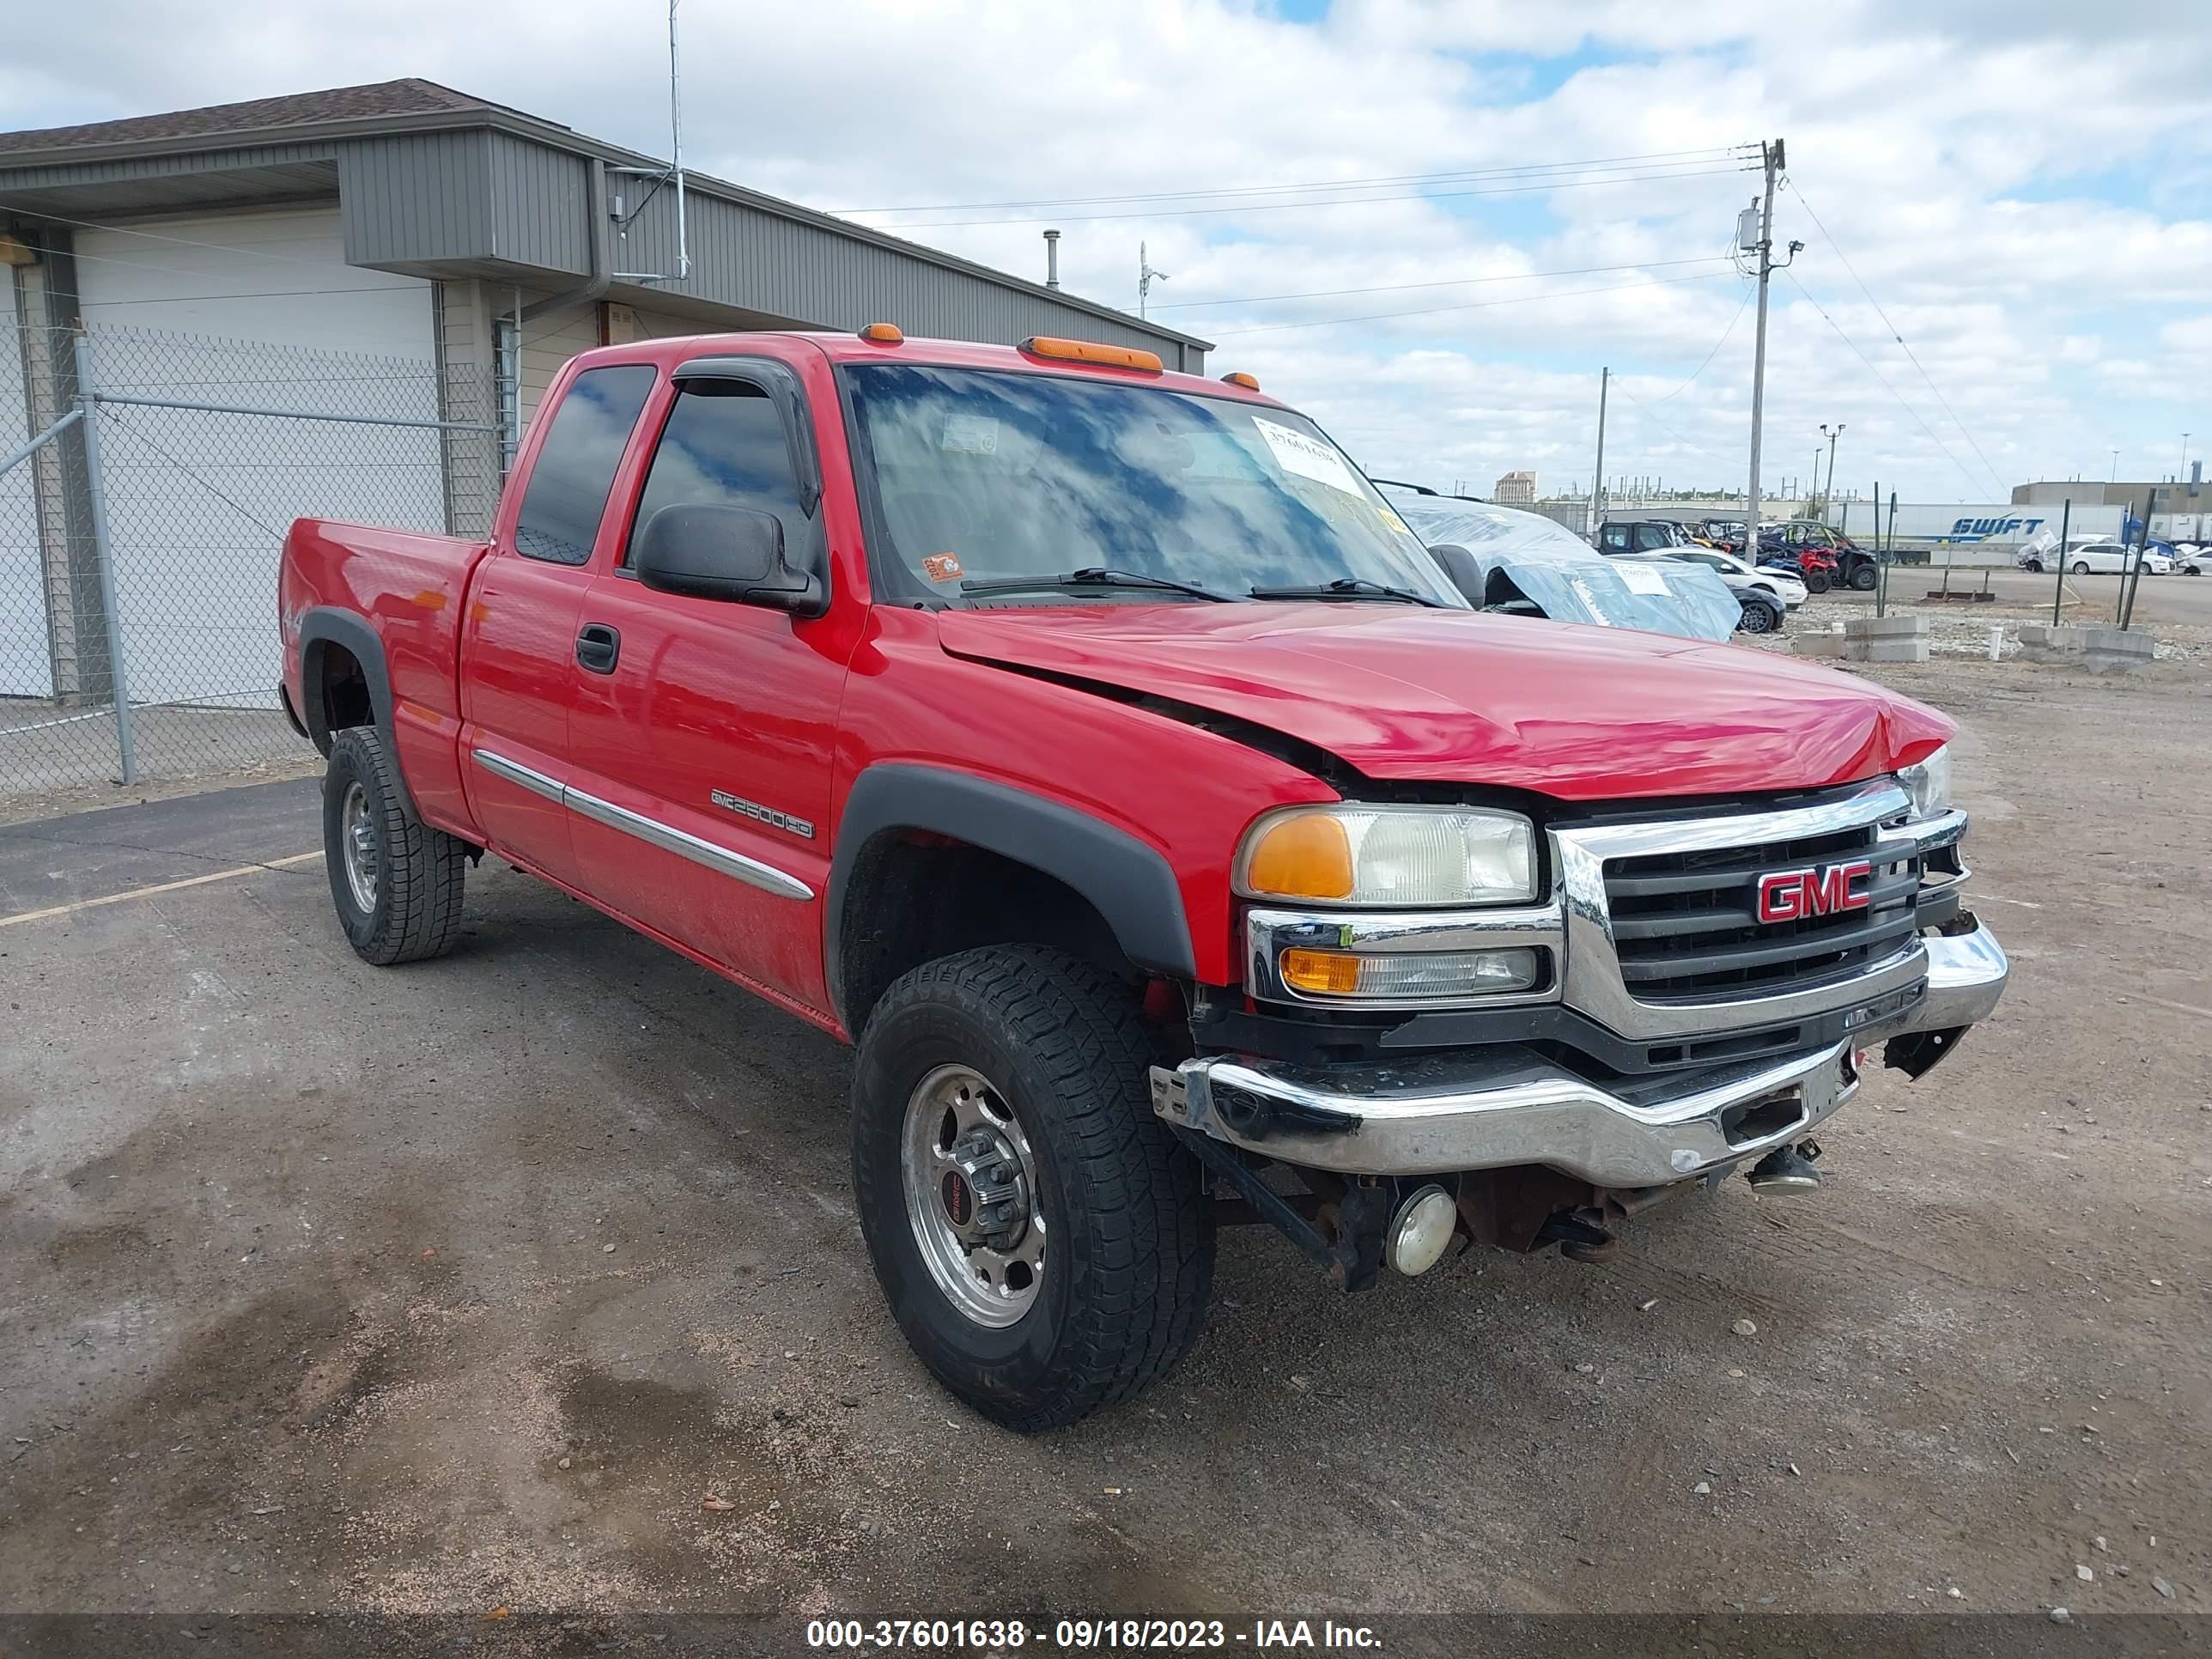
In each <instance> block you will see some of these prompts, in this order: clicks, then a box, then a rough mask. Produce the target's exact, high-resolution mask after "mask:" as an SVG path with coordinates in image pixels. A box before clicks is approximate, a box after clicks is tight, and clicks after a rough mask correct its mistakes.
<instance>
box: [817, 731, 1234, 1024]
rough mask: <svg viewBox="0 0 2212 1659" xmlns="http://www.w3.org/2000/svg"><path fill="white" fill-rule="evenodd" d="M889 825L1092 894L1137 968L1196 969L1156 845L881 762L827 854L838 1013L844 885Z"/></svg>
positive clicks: (1044, 806)
mask: <svg viewBox="0 0 2212 1659" xmlns="http://www.w3.org/2000/svg"><path fill="white" fill-rule="evenodd" d="M887 829H918V830H922V831H925V832H927V833H933V834H936V835H940V836H951V838H953V839H954V840H956V841H963V842H968V843H969V844H970V845H971V846H975V847H980V848H984V849H985V850H986V851H987V852H993V853H996V854H1000V856H1001V857H1004V858H1009V859H1012V860H1015V861H1016V862H1017V863H1019V864H1026V865H1028V866H1030V867H1031V868H1033V869H1036V870H1040V871H1042V872H1044V873H1045V874H1046V875H1048V876H1051V877H1053V878H1054V879H1056V880H1059V881H1061V882H1064V883H1066V884H1067V885H1068V886H1069V887H1072V888H1073V889H1074V890H1076V891H1077V892H1079V893H1080V894H1082V895H1083V896H1084V897H1085V898H1086V899H1088V900H1090V901H1091V903H1092V904H1093V905H1094V906H1096V907H1097V910H1098V913H1099V915H1102V916H1103V917H1104V918H1105V919H1106V922H1107V925H1108V926H1109V927H1111V928H1112V929H1113V930H1114V937H1115V940H1116V942H1118V943H1119V944H1120V945H1121V950H1122V951H1123V953H1124V954H1126V955H1127V957H1128V958H1129V959H1130V960H1131V961H1132V962H1133V963H1136V964H1137V965H1138V966H1139V967H1141V968H1150V969H1156V970H1157V971H1158V972H1161V973H1164V974H1170V975H1175V976H1176V977H1178V978H1182V979H1187V980H1189V979H1196V978H1197V977H1198V965H1197V960H1196V957H1194V954H1193V952H1192V950H1191V942H1190V922H1189V920H1188V917H1187V916H1186V915H1185V914H1184V912H1183V907H1182V885H1181V884H1179V883H1178V882H1177V881H1176V874H1175V870H1174V868H1173V866H1170V864H1169V863H1168V861H1167V860H1166V858H1165V857H1164V856H1163V855H1162V854H1161V853H1160V852H1159V850H1158V848H1154V847H1152V846H1150V845H1148V844H1147V843H1146V842H1141V841H1139V840H1138V839H1137V838H1136V837H1135V836H1132V835H1130V834H1128V833H1127V831H1126V830H1122V829H1115V828H1114V826H1113V825H1111V824H1109V823H1103V822H1102V821H1101V820H1099V819H1097V818H1095V817H1091V815H1090V814H1089V813H1087V812H1084V811H1079V810H1078V809H1077V808H1075V807H1072V806H1067V805H1062V804H1061V803H1060V802H1058V801H1055V800H1049V799H1046V798H1045V797H1043V796H1042V795H1036V794H1031V793H1029V792H1028V791H1026V790H1023V789H1018V788H1015V787H1011V786H1009V785H1006V784H1003V783H996V782H993V781H990V780H988V779H986V778H979V777H975V776H974V775H970V774H969V773H966V772H955V771H951V770H948V769H944V768H941V767H934V766H920V765H914V764H910V763H901V762H886V763H884V764H882V765H879V766H872V767H870V768H868V769H866V771H864V772H862V773H861V774H860V776H859V777H858V778H856V779H855V780H854V783H853V788H852V792H851V793H849V794H848V795H847V797H846V798H845V810H844V812H843V814H842V816H841V817H839V819H838V822H837V830H836V836H837V844H836V852H835V853H834V854H833V855H832V857H831V860H830V866H829V902H827V903H826V904H825V905H824V906H823V943H824V947H825V949H824V957H823V963H824V966H825V967H826V969H828V973H827V978H828V981H829V992H830V995H831V997H832V999H833V1000H835V1001H836V1003H837V1004H838V1006H839V1012H840V1013H841V1015H842V1013H843V1012H844V1008H843V1004H844V1001H845V987H844V985H843V982H842V981H843V971H842V963H841V962H840V960H839V957H840V940H841V937H842V933H843V931H844V914H845V898H846V890H847V887H848V884H849V883H850V881H851V878H852V874H853V870H854V866H855V865H857V864H858V863H859V861H860V854H861V852H862V851H863V849H864V848H866V847H867V845H868V843H869V842H871V841H872V840H874V839H875V837H876V836H878V835H880V834H882V833H883V832H884V830H887Z"/></svg>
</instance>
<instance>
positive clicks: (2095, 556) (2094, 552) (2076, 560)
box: [2066, 541, 2173, 576]
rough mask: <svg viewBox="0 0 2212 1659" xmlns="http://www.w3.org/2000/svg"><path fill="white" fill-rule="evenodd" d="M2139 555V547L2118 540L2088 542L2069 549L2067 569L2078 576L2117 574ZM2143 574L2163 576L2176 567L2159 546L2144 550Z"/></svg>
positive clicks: (2067, 551) (2067, 552) (2128, 566)
mask: <svg viewBox="0 0 2212 1659" xmlns="http://www.w3.org/2000/svg"><path fill="white" fill-rule="evenodd" d="M2135 557H2136V550H2135V549H2134V548H2132V547H2127V546H2124V545H2122V544H2120V543H2118V542H2114V541H2098V542H2084V543H2082V544H2080V545H2079V546H2072V547H2069V548H2068V549H2067V550H2066V568H2068V569H2069V570H2070V571H2072V572H2073V573H2074V574H2075V575H2077V576H2087V575H2101V576H2114V575H2118V574H2121V573H2122V572H2124V571H2125V570H2127V569H2128V568H2130V564H2131V563H2132V562H2133V561H2134V559H2135ZM2142 568H2143V574H2145V575H2147V576H2163V575H2165V574H2167V573H2168V572H2169V571H2171V570H2172V568H2173V561H2172V559H2171V558H2169V557H2167V556H2166V555H2165V554H2163V553H2161V552H2160V551H2159V550H2157V549H2156V548H2151V547H2147V548H2145V549H2143V550H2142Z"/></svg>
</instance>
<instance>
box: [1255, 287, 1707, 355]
mask: <svg viewBox="0 0 2212 1659" xmlns="http://www.w3.org/2000/svg"><path fill="white" fill-rule="evenodd" d="M1726 275H1728V273H1727V272H1726V271H1723V270H1701V271H1699V272H1697V273H1696V274H1695V275H1693V276H1662V277H1659V278H1657V279H1656V281H1653V282H1649V283H1607V284H1605V285H1603V286H1602V287H1599V288H1570V289H1560V290H1559V291H1558V292H1557V293H1553V294H1516V295H1513V296H1512V297H1511V298H1510V299H1505V300H1470V301H1468V302H1467V303H1465V304H1464V305H1451V306H1425V307H1421V308H1419V309H1418V310H1414V311H1378V312H1371V313H1368V314H1367V315H1365V316H1361V317H1324V318H1320V319H1315V320H1313V321H1310V322H1304V323H1267V324H1263V325H1261V326H1260V327H1258V328H1229V329H1223V330H1221V331H1218V333H1217V334H1216V335H1215V337H1216V338H1217V339H1223V340H1227V339H1233V338H1235V337H1238V336H1240V335H1245V334H1275V333H1279V332H1281V331H1283V330H1285V329H1292V328H1335V327H1338V326H1340V325H1343V324H1346V323H1379V322H1386V321H1388V320H1389V319H1391V318H1393V317H1434V316H1437V315H1439V314H1441V313H1444V312H1447V311H1483V310H1486V309H1488V308H1489V307H1492V306H1523V305H1528V304H1530V303H1532V302H1533V301H1539V300H1571V299H1574V298H1576V297H1577V296H1578V295H1585V294H1618V293H1620V292H1622V291H1624V290H1626V289H1641V288H1665V287H1667V286H1668V284H1669V283H1709V282H1711V280H1712V279H1713V278H1714V277H1716V276H1726Z"/></svg>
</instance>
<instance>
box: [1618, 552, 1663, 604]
mask: <svg viewBox="0 0 2212 1659" xmlns="http://www.w3.org/2000/svg"><path fill="white" fill-rule="evenodd" d="M1613 568H1614V569H1615V570H1618V571H1619V572H1620V580H1622V581H1624V582H1626V584H1627V585H1628V591H1629V592H1632V593H1656V594H1658V595H1659V596H1660V597H1661V598H1662V599H1663V598H1664V597H1666V592H1667V579H1666V577H1664V576H1662V575H1661V574H1659V573H1658V572H1657V571H1656V570H1654V569H1653V568H1651V567H1650V565H1648V564H1637V563H1634V562H1632V561H1630V560H1627V559H1623V560H1621V561H1620V562H1619V563H1618V564H1616V565H1614V566H1613Z"/></svg>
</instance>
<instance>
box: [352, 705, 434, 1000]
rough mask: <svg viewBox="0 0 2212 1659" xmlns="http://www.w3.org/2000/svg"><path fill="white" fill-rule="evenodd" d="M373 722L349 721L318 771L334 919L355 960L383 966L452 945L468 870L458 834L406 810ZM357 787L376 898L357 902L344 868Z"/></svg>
mask: <svg viewBox="0 0 2212 1659" xmlns="http://www.w3.org/2000/svg"><path fill="white" fill-rule="evenodd" d="M392 770H393V769H392V759H391V757H390V756H389V755H387V754H386V751H385V746H384V738H383V736H382V734H381V733H380V732H378V731H377V730H376V728H375V727H374V726H348V727H346V728H345V729H344V730H343V731H341V732H338V733H337V736H336V738H334V739H333V741H332V742H331V755H330V764H329V765H328V767H327V768H325V770H324V773H323V862H324V864H325V866H327V868H328V870H329V872H330V879H331V902H332V903H333V904H334V905H336V906H337V913H338V925H339V926H340V927H343V929H344V930H345V936H346V941H347V943H348V944H349V945H352V946H353V948H354V951H355V952H356V954H357V955H358V956H359V957H361V958H362V961H364V962H371V963H375V964H376V965H377V966H378V967H380V968H388V967H390V966H392V965H393V964H394V963H402V962H422V961H424V960H426V959H428V957H438V956H443V955H444V954H445V953H446V952H447V951H449V950H451V949H452V948H453V941H454V940H455V939H458V938H459V936H460V931H461V890H462V887H463V884H465V880H466V878H467V876H468V871H469V849H468V844H467V843H466V842H462V841H459V840H456V839H455V838H454V837H453V836H449V835H447V834H445V833H444V832H443V831H442V830H438V829H431V828H430V827H429V826H428V824H425V823H422V821H421V820H419V819H418V818H416V817H415V816H414V815H413V814H412V813H411V812H410V811H408V809H407V807H406V805H404V802H403V800H402V798H401V796H400V793H399V791H398V787H396V785H395V782H394V780H393V775H392ZM356 783H357V784H359V785H360V787H361V790H362V796H363V798H364V801H365V805H366V806H367V808H368V825H369V829H370V832H371V835H372V837H373V839H374V843H375V846H374V871H375V878H376V902H375V903H374V905H373V906H371V907H369V908H366V909H364V908H362V905H361V903H360V902H359V901H358V900H356V897H355V896H354V891H353V884H352V881H351V879H350V878H349V877H348V875H347V873H346V849H345V835H346V831H345V828H344V824H343V817H344V813H343V808H344V805H345V801H346V798H347V796H348V794H349V793H350V791H351V789H352V787H353V786H354V785H356Z"/></svg>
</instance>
